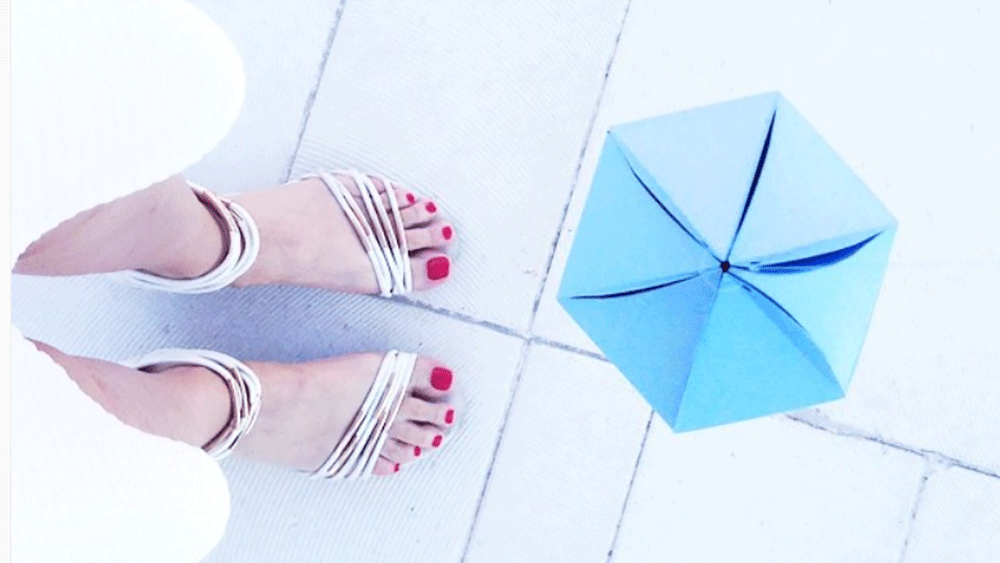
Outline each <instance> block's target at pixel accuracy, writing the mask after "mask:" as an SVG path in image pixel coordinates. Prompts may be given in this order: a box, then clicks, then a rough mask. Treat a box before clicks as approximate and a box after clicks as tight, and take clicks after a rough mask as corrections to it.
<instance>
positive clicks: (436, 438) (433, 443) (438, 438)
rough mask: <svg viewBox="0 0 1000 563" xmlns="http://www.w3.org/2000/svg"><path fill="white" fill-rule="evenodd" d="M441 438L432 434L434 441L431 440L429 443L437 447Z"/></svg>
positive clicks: (439, 445)
mask: <svg viewBox="0 0 1000 563" xmlns="http://www.w3.org/2000/svg"><path fill="white" fill-rule="evenodd" d="M443 439H444V438H442V437H441V436H434V441H433V442H431V445H432V446H434V447H435V448H439V447H441V440H443Z"/></svg>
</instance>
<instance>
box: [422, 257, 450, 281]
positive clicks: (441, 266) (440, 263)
mask: <svg viewBox="0 0 1000 563" xmlns="http://www.w3.org/2000/svg"><path fill="white" fill-rule="evenodd" d="M450 267H451V261H449V260H448V259H447V258H445V257H444V256H438V257H437V258H431V259H430V260H428V261H427V277H428V278H430V279H432V280H440V279H444V278H446V277H448V269H449V268H450Z"/></svg>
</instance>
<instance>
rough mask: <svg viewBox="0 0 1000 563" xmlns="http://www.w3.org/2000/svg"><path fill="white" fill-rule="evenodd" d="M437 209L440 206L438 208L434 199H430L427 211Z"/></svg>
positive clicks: (430, 211)
mask: <svg viewBox="0 0 1000 563" xmlns="http://www.w3.org/2000/svg"><path fill="white" fill-rule="evenodd" d="M437 210H438V208H437V206H436V205H434V202H433V201H428V202H427V212H428V213H434V212H435V211H437Z"/></svg>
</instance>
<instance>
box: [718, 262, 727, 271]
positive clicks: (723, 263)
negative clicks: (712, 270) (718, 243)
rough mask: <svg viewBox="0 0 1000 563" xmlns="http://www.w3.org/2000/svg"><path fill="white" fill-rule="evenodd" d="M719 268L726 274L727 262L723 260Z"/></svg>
mask: <svg viewBox="0 0 1000 563" xmlns="http://www.w3.org/2000/svg"><path fill="white" fill-rule="evenodd" d="M719 267H720V268H722V271H723V272H728V271H729V260H723V261H722V264H719Z"/></svg>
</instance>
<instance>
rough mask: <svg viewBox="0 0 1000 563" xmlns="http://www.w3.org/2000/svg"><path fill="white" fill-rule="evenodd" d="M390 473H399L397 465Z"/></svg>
mask: <svg viewBox="0 0 1000 563" xmlns="http://www.w3.org/2000/svg"><path fill="white" fill-rule="evenodd" d="M392 471H393V473H398V472H399V464H398V463H397V464H396V467H395V468H394V469H393V470H392Z"/></svg>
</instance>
